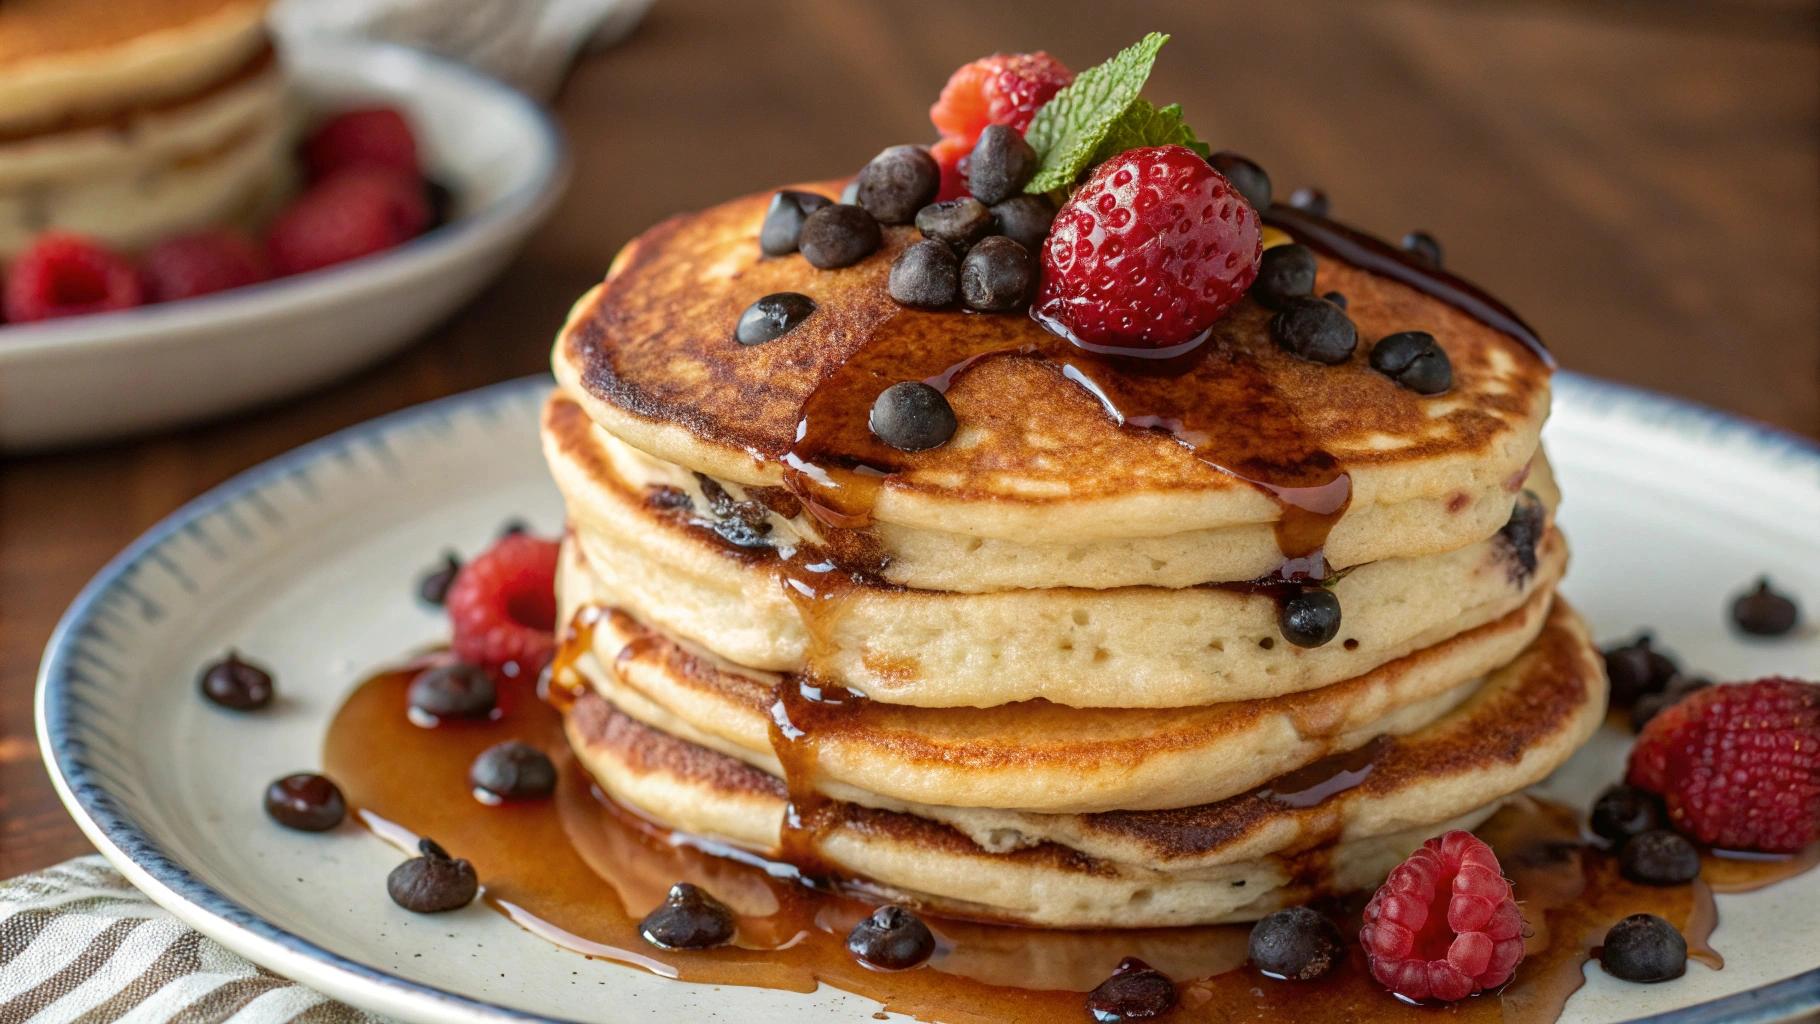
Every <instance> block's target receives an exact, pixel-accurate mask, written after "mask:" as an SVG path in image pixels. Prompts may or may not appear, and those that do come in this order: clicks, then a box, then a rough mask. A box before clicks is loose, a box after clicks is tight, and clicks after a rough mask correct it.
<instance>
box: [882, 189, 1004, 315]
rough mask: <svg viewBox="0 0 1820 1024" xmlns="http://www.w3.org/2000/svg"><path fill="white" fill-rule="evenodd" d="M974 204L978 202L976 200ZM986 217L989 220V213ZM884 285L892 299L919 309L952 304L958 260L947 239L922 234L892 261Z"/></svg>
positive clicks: (957, 292) (958, 279) (955, 296)
mask: <svg viewBox="0 0 1820 1024" xmlns="http://www.w3.org/2000/svg"><path fill="white" fill-rule="evenodd" d="M974 205H975V206H979V204H978V203H975V204H974ZM985 209H986V208H985V207H983V206H981V207H980V212H982V213H984V212H985ZM919 217H920V215H919ZM987 220H988V222H990V220H991V215H990V214H988V215H987ZM887 289H888V290H889V291H890V292H891V297H892V298H893V299H895V300H897V301H898V302H899V303H901V304H903V305H905V306H914V307H917V308H919V309H940V308H941V307H943V306H952V305H953V304H954V302H955V300H956V299H958V298H959V297H960V293H961V261H960V260H959V259H958V258H956V257H955V255H954V250H953V249H952V248H951V247H949V245H948V244H947V243H946V242H938V241H935V240H934V239H929V238H925V239H923V240H922V241H920V242H916V243H914V244H912V245H910V246H907V247H906V248H905V249H904V251H903V252H900V253H898V254H897V259H895V260H892V261H891V277H890V280H889V282H888V283H887Z"/></svg>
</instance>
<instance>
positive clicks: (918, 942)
mask: <svg viewBox="0 0 1820 1024" xmlns="http://www.w3.org/2000/svg"><path fill="white" fill-rule="evenodd" d="M847 949H848V951H849V952H851V953H852V954H853V955H854V956H856V957H859V958H860V959H861V960H864V961H865V962H866V963H868V964H870V965H872V966H873V967H878V968H882V969H884V970H887V971H902V970H906V969H908V968H911V967H915V966H916V965H917V964H920V963H922V962H923V961H925V960H928V959H929V957H930V956H932V955H934V953H935V936H934V935H933V934H931V933H930V931H929V926H928V925H926V924H924V923H923V921H922V918H919V917H917V916H916V915H915V914H913V913H911V912H910V911H909V910H906V909H905V908H903V907H900V906H897V905H895V904H889V905H886V906H883V907H880V908H878V909H877V910H875V911H873V912H872V916H871V917H868V918H866V919H865V920H863V921H861V922H860V923H858V924H856V925H854V926H853V930H852V931H850V932H848V933H847Z"/></svg>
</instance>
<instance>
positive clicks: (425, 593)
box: [417, 551, 461, 608]
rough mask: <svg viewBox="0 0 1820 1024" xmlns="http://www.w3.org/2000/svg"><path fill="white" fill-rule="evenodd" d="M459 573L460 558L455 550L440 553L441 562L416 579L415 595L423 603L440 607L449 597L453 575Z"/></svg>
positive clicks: (453, 582) (453, 583)
mask: <svg viewBox="0 0 1820 1024" xmlns="http://www.w3.org/2000/svg"><path fill="white" fill-rule="evenodd" d="M460 574H461V559H459V558H456V557H455V552H453V551H445V552H443V553H442V564H441V565H439V566H437V567H436V568H434V569H431V570H430V571H429V572H426V573H424V574H423V576H422V577H420V578H419V579H418V580H417V597H418V598H419V599H420V600H422V601H423V602H424V603H425V604H433V605H435V606H436V607H438V608H440V607H442V603H443V602H444V601H447V600H448V599H449V588H450V587H452V586H454V585H455V577H456V576H458V575H460Z"/></svg>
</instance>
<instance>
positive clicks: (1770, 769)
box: [1628, 678, 1820, 853]
mask: <svg viewBox="0 0 1820 1024" xmlns="http://www.w3.org/2000/svg"><path fill="white" fill-rule="evenodd" d="M1628 781H1629V782H1630V784H1631V785H1633V786H1636V787H1638V788H1640V789H1645V790H1648V791H1649V792H1651V793H1656V794H1659V795H1660V796H1661V797H1662V799H1663V803H1664V804H1666V805H1667V807H1668V820H1669V824H1671V825H1673V826H1674V827H1675V829H1676V830H1677V831H1680V832H1682V833H1684V834H1686V835H1688V836H1690V837H1692V838H1693V839H1696V840H1698V841H1700V842H1702V843H1706V844H1708V845H1711V846H1717V847H1720V848H1722V849H1728V850H1760V851H1763V852H1765V853H1793V852H1795V851H1796V850H1799V849H1801V848H1803V847H1805V846H1807V845H1808V844H1810V843H1813V842H1815V841H1817V840H1820V685H1815V684H1813V683H1804V682H1799V681H1797V680H1794V679H1783V678H1772V679H1759V680H1758V681H1756V682H1754V683H1739V684H1734V685H1731V686H1711V687H1707V688H1705V689H1701V690H1695V691H1694V692H1693V693H1691V694H1689V695H1688V696H1687V697H1685V698H1683V699H1682V700H1681V701H1680V702H1679V703H1676V704H1673V705H1671V706H1669V707H1667V708H1665V709H1663V710H1662V711H1661V712H1660V713H1659V714H1657V715H1656V717H1654V718H1652V719H1650V720H1649V724H1648V725H1646V726H1644V727H1643V733H1642V735H1640V736H1638V737H1637V744H1636V746H1635V747H1633V748H1632V749H1631V752H1630V772H1629V778H1628Z"/></svg>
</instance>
